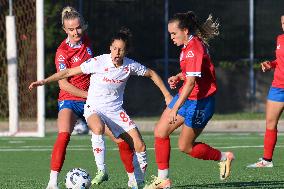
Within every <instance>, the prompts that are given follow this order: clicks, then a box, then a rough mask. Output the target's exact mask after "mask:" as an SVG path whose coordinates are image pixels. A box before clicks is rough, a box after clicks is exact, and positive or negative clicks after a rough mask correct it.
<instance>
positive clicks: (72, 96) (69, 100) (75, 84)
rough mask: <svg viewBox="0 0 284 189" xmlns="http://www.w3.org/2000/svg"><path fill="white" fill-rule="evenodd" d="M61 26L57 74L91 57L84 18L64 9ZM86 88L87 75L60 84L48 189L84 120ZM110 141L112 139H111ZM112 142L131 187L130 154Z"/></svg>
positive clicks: (53, 186) (52, 186)
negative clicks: (63, 36) (62, 35)
mask: <svg viewBox="0 0 284 189" xmlns="http://www.w3.org/2000/svg"><path fill="white" fill-rule="evenodd" d="M62 26H63V29H64V31H65V32H66V34H67V39H65V40H64V41H63V42H62V43H61V44H60V46H59V47H58V49H57V52H56V57H55V64H56V69H57V71H61V70H65V69H67V68H72V67H76V66H80V65H81V64H82V63H83V62H84V61H86V60H88V59H90V58H91V57H93V53H92V50H91V48H90V40H89V39H88V38H87V36H86V35H85V34H84V31H85V30H86V28H87V25H85V23H84V19H83V17H82V16H81V15H80V14H79V13H78V12H77V11H76V10H75V9H74V8H73V7H65V8H64V9H63V11H62ZM89 84H90V75H86V74H81V75H77V76H74V77H70V78H68V79H62V80H60V81H59V87H60V93H59V98H58V108H59V112H58V119H57V127H58V136H57V139H56V142H55V144H54V147H53V151H52V156H51V163H50V164H51V171H50V179H49V182H48V186H47V188H48V189H56V188H58V186H57V178H58V174H59V172H60V171H61V168H62V166H63V163H64V159H65V154H66V148H67V145H68V143H69V140H70V133H72V131H73V129H74V125H75V122H76V119H77V118H81V119H82V120H85V118H84V117H83V113H84V104H85V101H86V98H87V94H88V93H87V90H88V88H89ZM108 131H109V130H108V129H106V132H107V133H109V134H111V133H110V132H108ZM111 135H112V134H111ZM111 138H112V139H113V138H114V137H111ZM113 140H114V141H115V142H116V143H118V147H119V151H120V155H121V159H122V161H123V163H124V166H125V168H126V170H127V172H128V175H129V180H130V184H131V183H132V180H134V179H133V178H134V176H133V175H134V167H133V164H132V161H131V160H132V159H133V151H132V150H131V148H130V146H129V145H128V144H127V143H126V142H125V141H123V140H122V139H113ZM93 143H94V142H93ZM93 146H94V144H93ZM93 149H95V148H93ZM93 153H94V154H96V153H97V152H96V151H95V150H94V151H93ZM100 178H101V177H100V175H98V177H96V179H97V180H96V181H97V183H100V182H102V181H101V179H100Z"/></svg>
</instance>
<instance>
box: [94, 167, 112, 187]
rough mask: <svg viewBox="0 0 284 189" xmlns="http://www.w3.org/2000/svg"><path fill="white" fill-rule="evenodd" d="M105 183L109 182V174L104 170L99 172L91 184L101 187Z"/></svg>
mask: <svg viewBox="0 0 284 189" xmlns="http://www.w3.org/2000/svg"><path fill="white" fill-rule="evenodd" d="M104 181H108V174H107V173H106V172H104V171H102V170H99V171H98V172H97V174H96V176H95V178H94V179H93V180H92V182H91V183H92V185H93V184H96V185H99V184H101V183H102V182H104Z"/></svg>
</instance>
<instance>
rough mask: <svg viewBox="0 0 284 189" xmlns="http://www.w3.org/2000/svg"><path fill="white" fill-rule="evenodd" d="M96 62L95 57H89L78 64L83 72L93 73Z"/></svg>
mask: <svg viewBox="0 0 284 189" xmlns="http://www.w3.org/2000/svg"><path fill="white" fill-rule="evenodd" d="M96 64H97V59H96V58H90V59H88V60H87V61H85V62H83V63H82V64H81V65H80V68H81V70H82V72H83V73H84V74H91V73H95V70H96Z"/></svg>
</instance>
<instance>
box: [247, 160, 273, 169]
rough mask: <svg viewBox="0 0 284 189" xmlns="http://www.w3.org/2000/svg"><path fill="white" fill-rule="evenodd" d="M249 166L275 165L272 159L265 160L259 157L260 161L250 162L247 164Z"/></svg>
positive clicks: (263, 166)
mask: <svg viewBox="0 0 284 189" xmlns="http://www.w3.org/2000/svg"><path fill="white" fill-rule="evenodd" d="M247 167H248V168H265V167H270V168H271V167H273V163H272V161H265V160H264V159H263V158H259V160H258V162H256V163H253V164H250V165H248V166H247Z"/></svg>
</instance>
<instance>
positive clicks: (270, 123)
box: [266, 118, 278, 130]
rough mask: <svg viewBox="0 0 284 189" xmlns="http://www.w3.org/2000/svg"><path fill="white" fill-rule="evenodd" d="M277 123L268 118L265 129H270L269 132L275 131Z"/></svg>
mask: <svg viewBox="0 0 284 189" xmlns="http://www.w3.org/2000/svg"><path fill="white" fill-rule="evenodd" d="M277 122H278V120H275V119H269V118H268V119H267V120H266V128H267V129H270V130H272V129H275V128H276V126H277Z"/></svg>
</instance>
